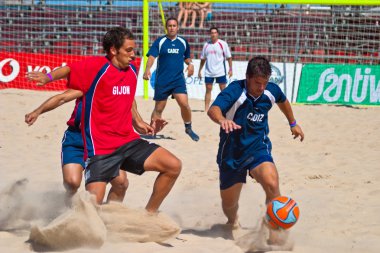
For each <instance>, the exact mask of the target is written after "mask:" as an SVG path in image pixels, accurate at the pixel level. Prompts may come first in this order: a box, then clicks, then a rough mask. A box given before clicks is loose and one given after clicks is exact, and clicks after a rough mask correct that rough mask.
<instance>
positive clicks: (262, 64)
mask: <svg viewBox="0 0 380 253" xmlns="http://www.w3.org/2000/svg"><path fill="white" fill-rule="evenodd" d="M246 74H247V75H248V76H249V77H253V76H261V77H270V75H271V74H272V67H271V65H270V63H269V61H268V60H267V59H266V58H265V57H263V56H256V57H254V58H252V59H251V60H250V61H249V62H248V66H247V72H246Z"/></svg>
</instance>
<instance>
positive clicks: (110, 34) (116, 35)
mask: <svg viewBox="0 0 380 253" xmlns="http://www.w3.org/2000/svg"><path fill="white" fill-rule="evenodd" d="M125 39H129V40H133V39H134V36H133V33H132V32H131V30H129V29H127V28H125V27H121V26H117V27H113V28H111V29H110V30H108V31H107V33H106V34H105V35H104V37H103V49H104V51H105V52H106V53H107V54H109V53H110V50H111V47H115V49H116V50H119V49H120V48H121V46H122V45H123V43H124V40H125Z"/></svg>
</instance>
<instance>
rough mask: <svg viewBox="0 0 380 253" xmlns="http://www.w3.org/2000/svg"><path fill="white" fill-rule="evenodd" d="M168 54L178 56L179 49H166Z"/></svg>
mask: <svg viewBox="0 0 380 253" xmlns="http://www.w3.org/2000/svg"><path fill="white" fill-rule="evenodd" d="M168 53H169V54H179V49H178V48H168Z"/></svg>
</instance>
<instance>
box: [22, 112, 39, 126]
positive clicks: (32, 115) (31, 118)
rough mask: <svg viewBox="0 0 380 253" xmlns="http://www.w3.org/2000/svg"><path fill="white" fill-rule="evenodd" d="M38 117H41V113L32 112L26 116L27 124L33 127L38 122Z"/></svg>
mask: <svg viewBox="0 0 380 253" xmlns="http://www.w3.org/2000/svg"><path fill="white" fill-rule="evenodd" d="M38 116H39V113H37V112H31V113H28V114H25V123H26V124H28V126H31V125H33V123H34V122H36V120H37V118H38Z"/></svg>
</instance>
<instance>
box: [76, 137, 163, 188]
mask: <svg viewBox="0 0 380 253" xmlns="http://www.w3.org/2000/svg"><path fill="white" fill-rule="evenodd" d="M159 147H160V146H158V145H157V144H155V143H150V142H148V141H146V140H142V139H137V140H134V141H131V142H129V143H127V144H125V145H123V146H121V147H120V148H118V149H117V150H115V151H114V152H113V153H111V154H108V155H95V156H93V157H91V158H88V159H87V162H86V172H85V176H84V178H85V182H86V185H87V184H89V183H93V182H110V181H111V180H112V179H113V178H115V177H117V176H118V175H119V170H120V169H122V170H125V171H129V172H131V173H134V174H137V175H141V174H143V173H144V172H145V170H144V162H145V160H146V159H147V158H148V157H149V156H150V155H151V154H152V153H153V152H154V151H155V150H156V149H157V148H159Z"/></svg>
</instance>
